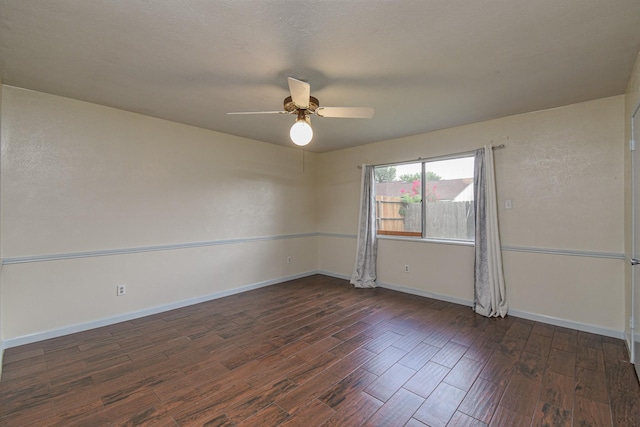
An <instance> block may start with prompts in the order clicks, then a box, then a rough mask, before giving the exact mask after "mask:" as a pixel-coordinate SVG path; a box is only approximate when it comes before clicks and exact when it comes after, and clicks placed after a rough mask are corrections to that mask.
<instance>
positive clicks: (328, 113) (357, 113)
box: [316, 107, 376, 119]
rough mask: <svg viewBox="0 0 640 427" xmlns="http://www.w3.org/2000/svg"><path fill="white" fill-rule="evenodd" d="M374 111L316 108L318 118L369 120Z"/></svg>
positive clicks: (363, 108)
mask: <svg viewBox="0 0 640 427" xmlns="http://www.w3.org/2000/svg"><path fill="white" fill-rule="evenodd" d="M375 112H376V109H375V108H371V107H318V109H317V110H316V114H317V115H318V116H320V117H339V118H345V119H370V118H371V117H373V115H374V114H375Z"/></svg>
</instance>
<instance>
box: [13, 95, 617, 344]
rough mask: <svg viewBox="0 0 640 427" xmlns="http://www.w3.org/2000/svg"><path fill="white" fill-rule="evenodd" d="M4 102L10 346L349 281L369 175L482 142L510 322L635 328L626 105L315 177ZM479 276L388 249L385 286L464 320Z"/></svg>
mask: <svg viewBox="0 0 640 427" xmlns="http://www.w3.org/2000/svg"><path fill="white" fill-rule="evenodd" d="M3 89H4V90H3V95H2V105H3V110H2V115H1V117H2V120H3V122H2V128H1V131H2V133H1V138H2V153H3V156H2V165H1V182H0V184H1V198H2V199H1V201H2V205H1V209H2V210H1V218H0V225H1V226H0V232H1V240H0V245H1V250H2V257H3V259H4V260H5V265H4V267H3V269H2V272H1V275H0V280H1V286H0V310H2V311H1V312H0V316H1V320H0V321H2V324H1V337H2V339H5V340H10V341H11V343H12V344H16V343H19V342H21V340H28V339H29V337H30V336H31V337H33V336H37V337H43V336H46V334H47V333H48V332H49V331H63V330H66V331H69V330H71V329H73V327H75V326H78V325H79V327H82V326H83V325H85V326H86V325H96V324H98V323H100V322H101V321H103V320H105V319H106V320H105V321H109V320H110V319H111V320H113V319H118V318H121V317H122V316H126V315H128V314H130V313H134V314H135V313H137V314H144V313H145V312H147V311H149V310H153V309H154V308H156V307H169V306H172V305H175V304H179V303H181V302H185V303H188V302H192V301H194V300H198V299H201V298H207V297H210V296H212V295H222V294H225V293H229V292H235V291H238V290H242V289H246V288H247V287H251V286H258V285H262V284H268V283H272V282H274V281H278V280H281V279H283V278H288V277H295V276H296V275H304V274H308V273H310V272H314V271H317V270H319V271H323V272H327V273H330V274H335V275H339V276H349V275H350V274H351V270H352V266H353V257H354V253H355V237H354V236H355V234H356V224H357V216H358V200H359V193H360V189H359V185H360V170H359V169H357V167H356V166H357V165H359V164H361V163H372V164H376V163H388V162H394V161H404V160H408V159H415V158H418V157H430V156H437V155H443V154H450V153H455V152H461V151H467V150H471V149H474V148H477V147H479V146H482V145H484V144H488V143H495V144H500V143H504V144H506V145H507V149H505V150H500V151H497V152H496V153H495V160H496V168H497V179H498V197H499V203H500V212H499V215H500V221H501V234H502V243H503V246H504V247H505V251H504V266H505V274H506V278H507V286H508V299H509V303H510V307H511V310H512V313H515V314H516V315H520V316H523V317H527V316H529V317H534V318H537V319H541V320H545V319H546V320H548V321H551V322H555V323H557V324H563V322H564V323H566V324H568V325H577V326H580V325H582V326H584V327H585V328H586V329H589V328H592V329H593V330H594V331H599V332H602V333H607V334H611V335H617V334H620V333H621V331H622V330H623V329H624V324H625V320H624V319H625V314H624V295H625V288H624V260H623V259H622V254H623V253H624V251H625V248H624V238H623V232H624V227H623V224H624V200H625V197H624V186H623V184H622V182H623V178H624V174H623V165H624V146H623V144H622V143H621V141H622V140H623V139H624V109H625V97H624V96H617V97H612V98H606V99H600V100H595V101H591V102H586V103H582V104H576V105H571V106H567V107H562V108H557V109H552V110H546V111H539V112H535V113H529V114H523V115H518V116H512V117H507V118H502V119H498V120H492V121H488V122H483V123H476V124H471V125H468V126H461V127H457V128H453V129H447V130H442V131H438V132H432V133H428V134H423V135H416V136H412V137H407V138H402V139H398V140H392V141H383V142H379V143H375V144H370V145H367V146H363V147H356V148H352V149H347V150H340V151H335V152H330V153H324V154H320V155H313V154H309V153H307V155H306V157H305V159H306V163H305V167H304V168H303V167H302V155H301V152H300V151H299V150H297V149H293V148H287V147H280V146H274V145H270V144H265V143H261V142H258V141H251V140H247V139H243V138H237V137H232V136H229V135H224V134H220V133H216V132H211V131H206V130H202V129H198V128H193V127H189V126H184V125H180V124H176V123H171V122H167V121H163V120H158V119H153V118H150V117H145V116H141V115H137V114H132V113H128V112H124V111H119V110H115V109H111V108H107V107H102V106H98V105H94V104H88V103H84V102H79V101H75V100H71V99H66V98H61V97H57V96H53V95H47V94H43V93H38V92H32V91H27V90H22V89H17V88H13V87H7V86H4V88H3ZM506 198H509V199H511V200H512V201H513V209H511V210H509V211H506V210H504V209H502V204H503V201H504V199H506ZM316 233H318V234H319V235H318V236H317V235H316ZM129 252H133V253H129ZM287 256H292V257H293V262H292V263H291V264H287V263H286V257H287ZM407 263H408V264H410V265H411V272H410V273H404V271H403V267H404V265H405V264H407ZM472 277H473V248H472V247H471V246H468V245H466V246H465V245H451V244H437V243H428V242H422V241H419V242H416V241H403V240H394V239H385V240H381V241H380V246H379V279H380V282H382V283H384V284H385V285H388V286H393V287H396V288H398V289H401V290H405V291H409V292H414V293H418V294H423V295H432V296H437V297H439V298H443V299H448V300H451V301H456V302H461V303H470V301H471V300H472V289H471V282H472ZM119 283H125V284H127V286H128V293H127V295H125V296H124V297H116V296H115V286H116V284H119Z"/></svg>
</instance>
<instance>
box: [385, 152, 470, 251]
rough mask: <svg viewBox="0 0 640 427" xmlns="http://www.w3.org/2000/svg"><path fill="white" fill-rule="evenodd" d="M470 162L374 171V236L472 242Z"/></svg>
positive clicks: (438, 162)
mask: <svg viewBox="0 0 640 427" xmlns="http://www.w3.org/2000/svg"><path fill="white" fill-rule="evenodd" d="M473 169H474V157H473V156H472V155H471V156H464V157H456V158H448V159H443V160H437V159H434V160H424V161H420V162H414V163H398V164H395V165H385V166H376V167H375V168H374V172H375V195H376V206H375V208H376V220H377V221H376V223H377V224H376V226H377V231H378V235H392V236H408V237H420V238H428V239H445V240H465V241H473V240H474V236H475V216H474V206H473Z"/></svg>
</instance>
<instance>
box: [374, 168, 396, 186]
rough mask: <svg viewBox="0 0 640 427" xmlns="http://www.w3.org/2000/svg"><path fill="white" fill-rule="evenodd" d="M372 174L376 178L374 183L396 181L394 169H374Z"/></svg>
mask: <svg viewBox="0 0 640 427" xmlns="http://www.w3.org/2000/svg"><path fill="white" fill-rule="evenodd" d="M373 173H374V174H375V177H376V182H377V183H380V182H392V181H393V180H395V179H396V167H395V166H386V167H382V168H375V169H374V170H373Z"/></svg>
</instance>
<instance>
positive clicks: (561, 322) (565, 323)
mask: <svg viewBox="0 0 640 427" xmlns="http://www.w3.org/2000/svg"><path fill="white" fill-rule="evenodd" d="M318 273H319V274H324V275H325V276H331V277H336V278H339V279H345V280H349V279H350V278H351V277H350V276H347V275H344V274H339V273H334V272H331V271H324V270H320V271H318ZM377 283H378V286H380V287H381V288H386V289H392V290H394V291H398V292H404V293H406V294H411V295H418V296H421V297H427V298H433V299H437V300H440V301H446V302H451V303H454V304H460V305H464V306H467V307H473V301H471V300H466V299H463V298H457V297H452V296H448V295H440V294H435V293H432V292H427V291H423V290H420V289H413V288H408V287H406V286H400V285H395V284H392V283H384V282H380V281H378V282H377ZM509 316H513V317H518V318H521V319H526V320H533V321H536V322H540V323H546V324H548V325H554V326H561V327H563V328H569V329H575V330H578V331H582V332H590V333H592V334H598V335H604V336H607V337H612V338H619V339H622V340H624V339H625V333H624V331H618V330H614V329H607V328H602V327H599V326H595V325H590V324H588V323H580V322H574V321H571V320H567V319H560V318H557V317H552V316H546V315H543V314H536V313H529V312H527V311H521V310H514V309H511V308H510V309H509Z"/></svg>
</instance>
